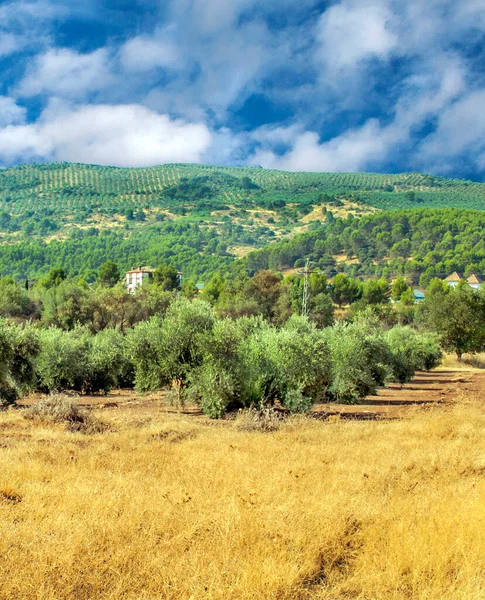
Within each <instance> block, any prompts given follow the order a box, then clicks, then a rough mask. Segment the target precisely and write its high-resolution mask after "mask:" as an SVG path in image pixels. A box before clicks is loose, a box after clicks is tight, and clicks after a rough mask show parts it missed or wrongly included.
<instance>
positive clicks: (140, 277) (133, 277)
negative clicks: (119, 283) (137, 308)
mask: <svg viewBox="0 0 485 600" xmlns="http://www.w3.org/2000/svg"><path fill="white" fill-rule="evenodd" d="M154 270H155V269H153V268H152V267H141V266H140V267H138V268H135V267H132V268H131V271H127V272H126V287H127V288H128V291H129V292H132V293H133V292H134V291H135V290H136V288H137V287H138V286H139V285H142V284H143V283H145V282H146V281H150V280H151V279H153V271H154Z"/></svg>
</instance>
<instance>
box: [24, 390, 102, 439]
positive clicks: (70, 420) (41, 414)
mask: <svg viewBox="0 0 485 600" xmlns="http://www.w3.org/2000/svg"><path fill="white" fill-rule="evenodd" d="M24 417H25V418H26V419H31V420H34V421H38V422H41V423H48V424H51V423H61V424H65V425H66V427H67V430H68V431H71V432H75V431H79V432H82V433H102V432H103V431H106V430H107V429H108V428H109V427H108V425H107V424H106V423H102V422H101V421H98V419H96V418H95V417H93V416H92V415H89V414H87V413H85V412H83V411H81V410H80V409H79V407H78V406H77V404H75V403H74V402H73V401H72V398H69V397H68V396H66V395H65V394H51V395H50V396H46V397H45V398H42V399H41V400H39V402H37V403H36V404H33V405H32V406H31V407H29V408H28V409H27V410H26V411H25V413H24Z"/></svg>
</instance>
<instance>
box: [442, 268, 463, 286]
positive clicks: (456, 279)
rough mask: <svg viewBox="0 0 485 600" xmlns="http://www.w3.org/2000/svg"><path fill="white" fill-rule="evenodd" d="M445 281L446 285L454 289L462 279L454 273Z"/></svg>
mask: <svg viewBox="0 0 485 600" xmlns="http://www.w3.org/2000/svg"><path fill="white" fill-rule="evenodd" d="M445 281H446V283H447V284H448V285H451V287H453V288H455V287H456V286H457V285H458V284H459V283H460V281H463V277H462V276H461V275H460V274H459V273H457V272H456V271H455V272H454V273H452V274H451V275H448V277H447V278H446V279H445Z"/></svg>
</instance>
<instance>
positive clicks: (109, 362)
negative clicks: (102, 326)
mask: <svg viewBox="0 0 485 600" xmlns="http://www.w3.org/2000/svg"><path fill="white" fill-rule="evenodd" d="M86 366H87V369H86V371H85V373H84V376H83V380H84V383H83V391H84V392H86V393H95V392H99V391H103V392H105V393H107V392H109V390H110V389H111V388H113V387H117V386H119V385H123V384H125V385H127V384H128V385H129V384H131V382H132V380H133V373H132V371H133V368H132V365H131V363H130V362H129V360H128V358H127V356H126V342H125V337H124V336H123V334H122V333H120V332H119V331H117V330H114V329H106V330H105V331H100V332H99V333H98V334H97V335H95V336H93V337H92V338H91V340H90V347H89V354H88V364H87V365H86Z"/></svg>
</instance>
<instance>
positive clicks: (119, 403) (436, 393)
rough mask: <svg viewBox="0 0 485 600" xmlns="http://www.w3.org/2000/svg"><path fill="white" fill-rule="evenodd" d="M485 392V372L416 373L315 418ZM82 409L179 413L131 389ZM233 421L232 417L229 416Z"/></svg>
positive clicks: (165, 396) (87, 401) (371, 415)
mask: <svg viewBox="0 0 485 600" xmlns="http://www.w3.org/2000/svg"><path fill="white" fill-rule="evenodd" d="M460 391H462V392H478V393H485V372H484V371H483V370H482V371H481V370H479V369H472V368H468V369H463V368H460V369H458V368H442V369H440V370H436V371H432V372H430V373H426V372H420V373H417V374H416V376H415V378H414V379H413V381H412V382H410V383H407V384H405V385H403V386H401V385H399V384H395V383H392V384H390V385H389V386H388V387H386V388H380V389H379V391H378V393H377V395H375V396H369V397H367V398H365V399H364V400H362V401H361V402H360V403H359V404H352V405H345V404H335V403H327V404H315V405H314V407H313V413H314V415H315V417H317V418H320V419H326V418H330V417H340V418H342V419H358V420H376V419H393V418H399V417H403V416H405V415H406V414H408V413H409V412H410V411H416V410H426V409H427V408H430V407H432V406H434V405H436V404H442V403H446V402H449V401H451V399H452V397H453V396H455V395H456V394H457V393H458V392H460ZM39 397H40V396H39V395H38V394H36V395H32V396H29V397H28V398H27V399H26V400H24V402H22V403H21V404H24V405H30V404H32V403H34V402H36V401H37V400H38V399H39ZM77 402H78V403H79V405H80V406H82V407H84V408H86V409H88V410H89V409H91V410H96V412H103V413H104V412H107V413H110V415H111V416H114V415H113V413H115V414H118V415H120V416H123V417H124V418H127V417H128V418H130V417H131V416H132V417H133V418H136V419H139V418H142V419H143V418H151V417H154V416H155V415H157V414H160V413H178V412H179V411H178V409H177V408H176V407H175V406H172V405H171V403H170V395H169V393H168V392H159V393H154V394H146V395H138V394H137V393H136V392H135V391H134V390H132V389H120V390H112V391H111V392H110V393H109V394H107V395H95V396H80V397H79V398H77ZM182 413H183V414H185V415H190V416H193V417H194V418H195V419H197V417H198V418H202V419H205V418H204V417H203V415H202V413H201V411H200V410H199V408H198V407H197V406H195V405H186V406H185V407H184V408H183V410H182ZM228 417H229V418H231V415H228Z"/></svg>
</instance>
